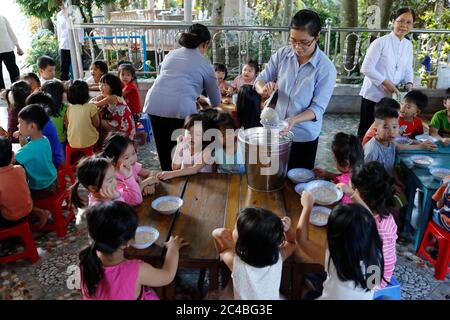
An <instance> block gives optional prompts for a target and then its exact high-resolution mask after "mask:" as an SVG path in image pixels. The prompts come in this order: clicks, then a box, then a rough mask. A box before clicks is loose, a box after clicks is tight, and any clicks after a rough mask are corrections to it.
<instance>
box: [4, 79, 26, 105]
mask: <svg viewBox="0 0 450 320" xmlns="http://www.w3.org/2000/svg"><path fill="white" fill-rule="evenodd" d="M9 92H11V94H12V97H13V99H14V105H13V109H14V110H15V111H16V112H19V111H20V110H22V109H23V108H24V107H25V106H26V105H27V103H26V100H27V98H28V96H29V95H30V94H31V85H30V84H29V83H28V82H26V81H25V80H19V81H16V82H14V83H13V84H12V85H11V87H10V88H9V89H7V90H6V102H7V103H8V104H11V101H9V99H8V95H9Z"/></svg>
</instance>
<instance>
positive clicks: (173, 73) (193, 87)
mask: <svg viewBox="0 0 450 320" xmlns="http://www.w3.org/2000/svg"><path fill="white" fill-rule="evenodd" d="M210 41H211V34H210V32H209V30H208V28H206V27H205V26H204V25H202V24H199V23H196V24H193V25H192V26H190V27H189V29H188V32H185V33H183V34H182V35H181V37H180V40H179V44H180V45H181V46H182V47H181V48H178V49H175V50H173V51H171V52H169V54H167V55H166V57H165V58H164V61H163V62H162V63H161V65H160V72H159V75H158V77H157V78H156V81H155V82H154V83H153V86H152V88H151V89H150V90H149V91H148V93H147V96H146V97H145V103H144V112H146V113H148V114H149V115H150V121H151V125H152V130H153V135H154V137H155V144H156V150H157V152H158V156H159V162H160V164H161V169H162V170H163V171H171V170H172V158H171V152H172V149H174V148H175V146H176V143H177V142H176V140H172V133H173V132H174V131H175V130H176V129H181V128H183V125H184V119H185V118H186V117H187V116H189V115H191V114H193V113H197V107H196V100H197V98H198V97H199V96H200V95H201V94H202V92H203V90H205V91H206V93H207V95H208V97H209V99H210V101H211V106H213V107H216V106H218V105H219V104H220V100H221V97H220V90H219V87H218V86H217V79H216V74H215V71H214V67H213V65H212V64H211V62H210V61H209V60H208V59H207V58H206V57H205V56H204V55H205V53H206V50H207V49H208V47H209V44H210ZM175 138H176V137H175Z"/></svg>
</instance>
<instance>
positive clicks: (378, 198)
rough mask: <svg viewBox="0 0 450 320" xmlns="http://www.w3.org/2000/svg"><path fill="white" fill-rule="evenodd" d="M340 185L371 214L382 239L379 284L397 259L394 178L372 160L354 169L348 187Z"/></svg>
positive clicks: (389, 275)
mask: <svg viewBox="0 0 450 320" xmlns="http://www.w3.org/2000/svg"><path fill="white" fill-rule="evenodd" d="M339 187H340V188H342V190H343V191H344V193H345V194H346V195H348V196H349V197H350V198H351V199H352V200H353V202H355V203H359V204H362V205H364V206H366V207H367V208H368V209H369V210H370V211H371V212H372V214H373V216H374V218H375V222H376V225H377V229H378V233H379V235H380V238H381V240H382V243H383V256H384V275H383V277H384V278H383V282H382V283H381V286H380V287H381V288H383V287H384V286H386V283H387V282H389V281H391V277H392V275H393V274H394V268H395V263H396V261H397V254H396V247H395V245H396V240H397V224H396V223H395V220H394V216H393V215H392V212H393V211H394V210H395V200H394V180H393V179H392V177H391V176H390V175H389V174H388V172H387V171H386V170H385V168H384V167H383V165H382V164H381V163H379V162H376V161H372V162H368V163H366V164H364V165H363V166H358V167H356V168H355V169H354V170H353V173H352V178H351V187H350V186H349V185H344V184H340V185H339Z"/></svg>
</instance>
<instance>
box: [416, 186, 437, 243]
mask: <svg viewBox="0 0 450 320" xmlns="http://www.w3.org/2000/svg"><path fill="white" fill-rule="evenodd" d="M432 196H433V195H432V192H430V190H428V189H426V188H425V190H424V195H423V205H422V214H421V215H420V216H419V218H418V221H417V230H416V234H415V236H414V251H416V252H417V250H419V246H420V242H421V241H422V237H423V234H424V232H425V228H426V227H427V223H428V220H430V215H431V204H432V202H433V199H432Z"/></svg>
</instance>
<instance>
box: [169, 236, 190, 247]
mask: <svg viewBox="0 0 450 320" xmlns="http://www.w3.org/2000/svg"><path fill="white" fill-rule="evenodd" d="M165 245H166V248H167V250H169V249H171V248H172V249H174V250H177V251H178V250H180V249H181V248H183V247H186V246H188V245H189V243H187V242H185V241H184V239H183V238H180V237H178V236H175V237H173V236H170V239H169V241H167V242H166V243H165Z"/></svg>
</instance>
